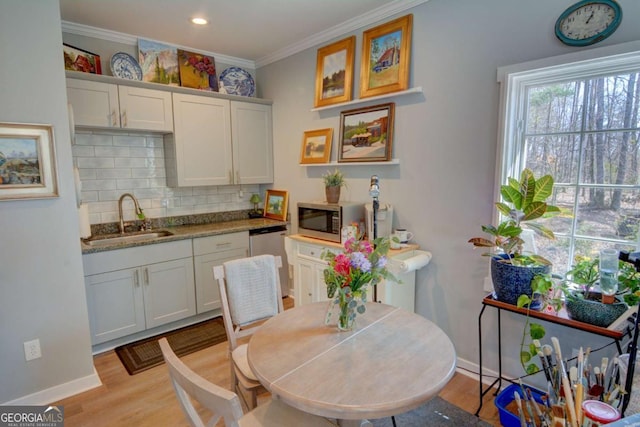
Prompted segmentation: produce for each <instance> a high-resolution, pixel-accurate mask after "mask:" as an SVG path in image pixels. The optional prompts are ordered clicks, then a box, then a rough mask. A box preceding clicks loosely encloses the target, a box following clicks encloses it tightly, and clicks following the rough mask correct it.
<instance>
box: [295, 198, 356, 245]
mask: <svg viewBox="0 0 640 427" xmlns="http://www.w3.org/2000/svg"><path fill="white" fill-rule="evenodd" d="M363 220H364V204H363V203H353V202H340V203H326V202H298V234H301V235H303V236H307V237H315V238H317V239H322V240H328V241H331V242H338V243H340V234H341V230H342V227H344V226H347V225H351V224H353V223H355V224H360V222H361V221H363Z"/></svg>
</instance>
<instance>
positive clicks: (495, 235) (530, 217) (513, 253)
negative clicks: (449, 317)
mask: <svg viewBox="0 0 640 427" xmlns="http://www.w3.org/2000/svg"><path fill="white" fill-rule="evenodd" d="M552 193H553V178H552V177H551V175H545V176H542V177H540V178H539V179H536V178H535V177H534V175H533V172H532V171H531V170H530V169H524V170H523V171H522V173H521V175H520V180H517V179H515V178H509V180H508V184H505V185H502V186H501V187H500V194H501V195H502V200H503V201H502V202H497V203H496V207H497V209H498V211H499V212H500V213H501V214H502V215H503V216H504V218H505V219H504V220H502V221H501V222H500V224H498V226H497V227H496V226H493V225H483V226H482V231H484V232H485V233H487V234H489V235H490V236H492V237H491V239H487V238H484V237H474V238H472V239H470V240H469V243H471V244H473V246H474V247H483V248H490V249H493V250H495V251H490V252H488V253H485V254H484V255H487V256H491V278H492V280H493V286H494V289H495V291H496V295H497V297H498V300H499V301H504V302H507V303H510V304H514V305H515V304H516V302H517V299H518V297H519V296H520V295H522V294H525V295H531V280H532V279H533V277H534V276H535V275H536V274H547V273H549V272H550V270H551V263H550V262H549V261H548V260H547V259H545V258H544V257H542V256H539V255H536V254H525V253H524V251H523V247H524V240H523V239H522V237H521V236H522V232H523V225H524V224H525V223H526V225H527V227H528V228H529V229H531V230H533V231H534V232H535V233H536V234H538V235H540V236H543V237H546V238H549V239H554V238H555V236H554V234H553V232H552V231H551V230H549V229H548V228H546V227H544V226H543V225H541V224H538V223H536V222H533V221H534V220H536V219H538V218H541V217H543V216H544V217H548V216H552V215H557V214H559V213H560V209H559V208H558V207H557V206H553V205H550V204H548V203H547V202H546V200H547V199H548V198H549V197H550V196H551V194H552Z"/></svg>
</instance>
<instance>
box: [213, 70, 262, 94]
mask: <svg viewBox="0 0 640 427" xmlns="http://www.w3.org/2000/svg"><path fill="white" fill-rule="evenodd" d="M220 87H221V89H222V88H224V93H227V94H229V95H240V96H254V95H255V91H256V84H255V82H254V81H253V77H251V74H249V72H248V71H247V70H243V69H242V68H240V67H229V68H227V69H226V70H224V71H223V72H222V74H220ZM220 92H223V90H220Z"/></svg>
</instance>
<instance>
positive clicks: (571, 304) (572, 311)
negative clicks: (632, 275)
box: [565, 292, 628, 328]
mask: <svg viewBox="0 0 640 427" xmlns="http://www.w3.org/2000/svg"><path fill="white" fill-rule="evenodd" d="M601 300H602V294H599V293H593V292H592V293H590V294H589V296H588V297H587V298H585V299H583V298H570V297H568V298H567V299H566V300H565V307H566V309H567V314H568V315H569V317H570V318H571V319H573V320H577V321H579V322H584V323H589V324H590V325H595V326H600V327H602V328H606V327H608V326H609V325H610V324H612V323H613V321H614V320H616V319H617V318H618V317H620V316H622V315H623V314H624V312H625V311H627V308H628V306H627V304H626V303H625V302H624V301H621V300H620V299H619V298H618V297H616V302H614V303H613V304H604V303H602V302H601Z"/></svg>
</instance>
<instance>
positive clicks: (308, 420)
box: [158, 338, 335, 427]
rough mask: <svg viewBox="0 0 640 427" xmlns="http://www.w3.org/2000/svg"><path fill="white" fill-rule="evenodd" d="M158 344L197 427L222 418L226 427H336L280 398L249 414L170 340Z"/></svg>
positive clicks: (237, 400) (185, 407) (236, 397)
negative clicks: (192, 365)
mask: <svg viewBox="0 0 640 427" xmlns="http://www.w3.org/2000/svg"><path fill="white" fill-rule="evenodd" d="M158 343H159V344H160V349H161V351H162V357H163V358H164V361H165V363H166V364H167V367H168V369H169V376H170V378H171V383H172V385H173V389H174V391H175V392H176V396H177V398H178V401H179V402H180V406H181V407H182V410H183V412H184V413H185V415H186V416H187V419H188V421H189V424H190V425H191V426H193V427H205V426H210V427H213V426H215V425H216V423H217V422H218V421H220V419H223V420H224V425H225V426H226V427H254V426H255V427H257V426H264V427H286V426H291V427H298V426H305V427H330V426H334V427H335V424H333V423H331V422H330V421H329V420H327V419H326V418H322V417H318V416H315V415H311V414H308V413H306V412H302V411H299V410H297V409H295V408H293V407H291V406H289V405H286V404H285V403H283V402H282V401H280V400H278V399H270V400H269V401H268V402H266V403H264V404H262V405H260V406H259V407H257V408H255V409H253V410H252V411H250V412H248V413H246V414H245V413H244V412H243V410H242V406H241V405H240V399H238V395H237V394H235V393H234V392H232V391H229V390H227V389H225V388H223V387H220V386H218V385H216V384H213V383H212V382H210V381H208V380H206V379H204V378H203V377H201V376H200V375H198V374H197V373H195V372H194V371H193V370H191V369H190V368H189V367H188V366H187V365H185V364H184V363H183V362H182V360H180V358H178V356H176V354H175V353H174V352H173V349H172V348H171V346H170V345H169V341H167V339H166V338H161V339H160V340H159V341H158ZM193 401H196V402H198V403H199V404H200V406H203V407H205V408H206V409H207V410H208V411H209V412H210V413H211V418H210V419H209V421H208V422H205V418H204V417H203V416H201V415H200V414H199V413H198V412H199V411H198V410H197V409H196V408H195V407H194V405H193ZM200 412H204V411H202V410H200Z"/></svg>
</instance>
